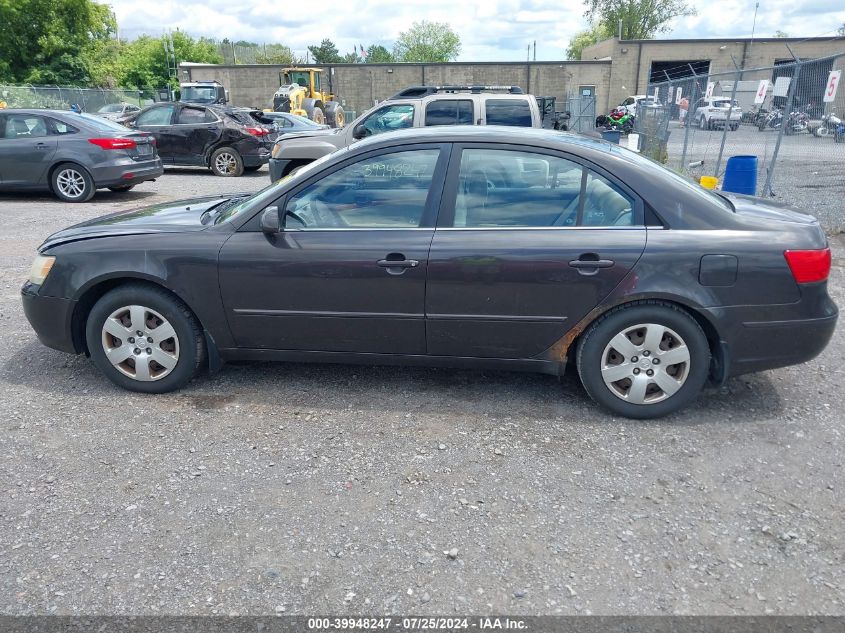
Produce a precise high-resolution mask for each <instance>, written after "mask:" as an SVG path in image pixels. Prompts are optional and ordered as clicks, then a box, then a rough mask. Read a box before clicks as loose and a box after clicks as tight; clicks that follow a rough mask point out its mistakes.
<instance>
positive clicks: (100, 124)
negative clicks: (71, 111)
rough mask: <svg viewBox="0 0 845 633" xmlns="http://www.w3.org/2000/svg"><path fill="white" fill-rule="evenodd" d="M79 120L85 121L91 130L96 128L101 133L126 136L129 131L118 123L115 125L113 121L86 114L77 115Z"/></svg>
mask: <svg viewBox="0 0 845 633" xmlns="http://www.w3.org/2000/svg"><path fill="white" fill-rule="evenodd" d="M76 116H78V117H79V118H81V119H84V120H85V123H87V124H88V125H90V126H91V127H93V128H97V129H98V130H101V131H103V132H121V133H123V134H127V133H128V132H129V130H128V129H127V128H125V127H123V126H122V125H121V124H120V123H115V122H114V121H109V120H108V119H103V118H101V117H98V116H95V115H93V114H88V113H86V112H82V113H80V114H77V115H76Z"/></svg>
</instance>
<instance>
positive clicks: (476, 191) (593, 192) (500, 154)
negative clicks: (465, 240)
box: [453, 149, 634, 228]
mask: <svg viewBox="0 0 845 633" xmlns="http://www.w3.org/2000/svg"><path fill="white" fill-rule="evenodd" d="M633 210H634V201H633V199H632V198H631V197H630V196H629V195H628V194H626V193H624V192H623V191H622V190H621V189H620V188H619V187H618V186H616V185H615V184H613V183H611V182H610V181H608V180H607V179H606V178H604V177H602V176H600V175H598V174H596V173H594V172H592V171H590V170H585V169H584V168H583V167H582V166H581V165H580V164H579V163H576V162H574V161H571V160H567V159H565V158H560V157H557V156H550V155H547V154H537V153H533V152H520V151H511V150H498V149H465V150H463V153H462V156H461V167H460V174H459V182H458V194H457V196H456V199H455V218H454V224H453V226H455V227H458V228H495V227H499V228H509V227H525V228H543V227H549V228H551V227H573V226H592V227H603V226H606V227H611V226H631V225H632V224H633V223H634V218H633Z"/></svg>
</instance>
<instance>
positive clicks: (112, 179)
mask: <svg viewBox="0 0 845 633" xmlns="http://www.w3.org/2000/svg"><path fill="white" fill-rule="evenodd" d="M162 174H164V165H162V163H161V159H160V158H156V159H155V160H148V161H144V162H135V161H133V160H131V159H130V160H127V161H126V162H121V163H120V164H117V165H107V166H104V167H97V168H95V169H93V170H92V172H91V176H92V177H93V178H94V185H95V186H96V187H113V186H119V185H137V184H138V183H141V182H144V181H147V180H153V179H155V178H159V177H160V176H161V175H162Z"/></svg>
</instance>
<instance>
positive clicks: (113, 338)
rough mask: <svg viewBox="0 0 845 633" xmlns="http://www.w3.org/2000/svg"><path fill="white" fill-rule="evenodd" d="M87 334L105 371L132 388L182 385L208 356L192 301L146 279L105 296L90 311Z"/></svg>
mask: <svg viewBox="0 0 845 633" xmlns="http://www.w3.org/2000/svg"><path fill="white" fill-rule="evenodd" d="M86 338H87V342H88V350H89V352H90V353H91V358H92V359H93V360H94V362H95V364H96V365H97V367H99V369H100V371H102V372H103V373H104V374H105V375H106V377H108V378H109V379H110V380H111V381H112V382H114V383H115V384H117V385H119V386H121V387H124V388H125V389H130V390H132V391H142V392H146V393H164V392H166V391H171V390H173V389H177V388H179V387H181V386H182V385H184V384H185V383H187V382H188V381H189V380H190V379H191V378H192V377H193V375H194V374H195V373H196V371H197V369H198V367H199V366H200V363H201V362H202V360H203V359H204V357H205V346H204V339H203V336H202V332H201V329H200V327H199V325H198V324H197V322H196V319H195V318H194V316H193V314H192V313H191V311H190V310H189V309H188V308H187V306H185V304H183V303H182V302H181V301H179V300H178V299H176V298H175V297H173V296H172V295H170V294H169V293H167V292H165V291H164V290H162V289H160V288H156V287H153V286H148V285H144V284H130V285H127V286H121V287H119V288H117V289H115V290H112V291H111V292H108V293H106V294H105V295H103V297H102V298H101V299H100V300H99V301H98V302H97V303H96V304H95V305H94V307H93V308H92V310H91V312H90V314H89V315H88V322H87V326H86Z"/></svg>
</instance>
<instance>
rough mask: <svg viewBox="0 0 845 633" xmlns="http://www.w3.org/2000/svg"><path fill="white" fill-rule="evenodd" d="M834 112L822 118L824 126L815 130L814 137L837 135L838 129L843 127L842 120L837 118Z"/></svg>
mask: <svg viewBox="0 0 845 633" xmlns="http://www.w3.org/2000/svg"><path fill="white" fill-rule="evenodd" d="M834 112H835V111H834V110H831V111H830V112H829V113H828V114H826V115H824V116H823V117H822V124H821V125H820V126H819V127H817V128H816V129H814V130H813V136H818V137H822V136H827V135H828V134H834V135H835V134H836V130H837V128H838V127H839V126H840V125H842V119H840V118H839V117H838V116H836V114H835V113H834Z"/></svg>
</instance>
